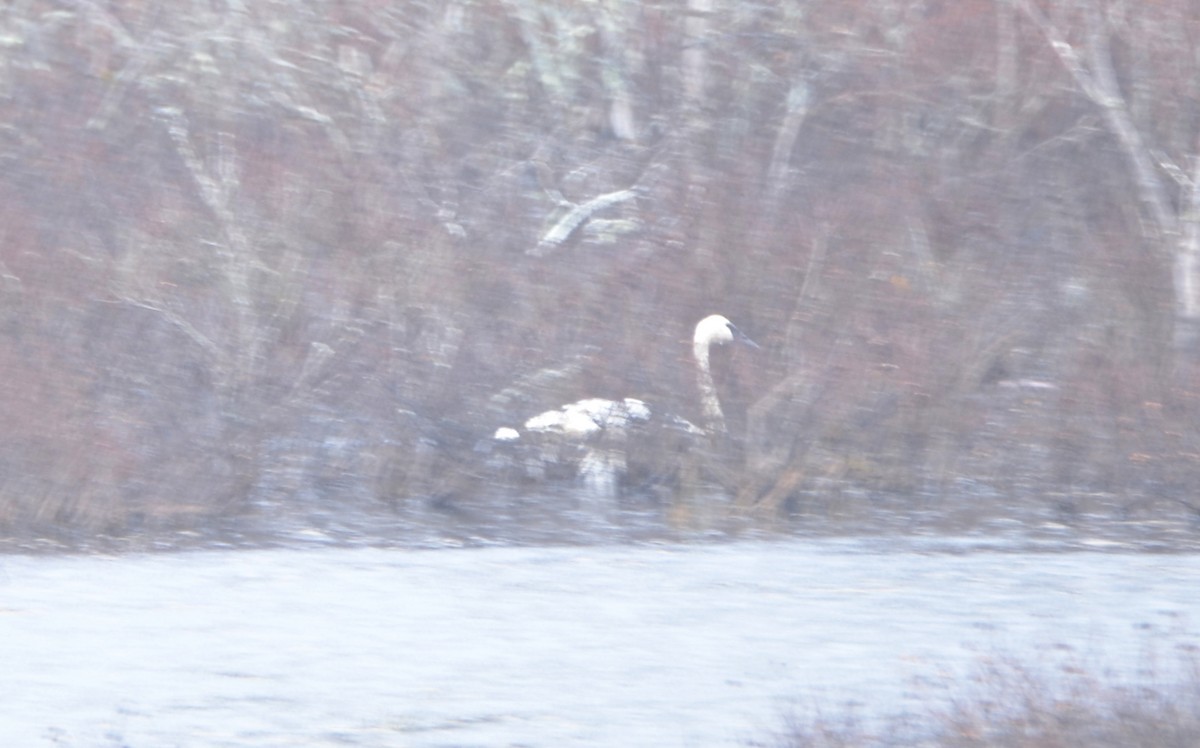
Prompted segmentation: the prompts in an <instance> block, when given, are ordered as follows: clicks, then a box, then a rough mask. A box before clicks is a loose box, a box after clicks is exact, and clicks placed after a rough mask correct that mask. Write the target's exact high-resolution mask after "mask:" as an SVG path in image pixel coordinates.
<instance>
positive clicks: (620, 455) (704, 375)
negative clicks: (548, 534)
mask: <svg viewBox="0 0 1200 748" xmlns="http://www.w3.org/2000/svg"><path fill="white" fill-rule="evenodd" d="M733 342H740V343H744V344H746V345H749V346H751V347H754V348H757V347H758V345H757V344H756V343H755V342H754V341H753V340H751V339H750V338H748V337H747V336H746V335H745V334H744V333H742V331H741V330H739V329H738V328H737V327H735V326H734V324H733V323H732V322H730V321H729V320H728V319H726V318H725V317H724V316H722V315H720V314H712V315H709V316H707V317H705V318H704V319H702V320H700V322H699V323H697V324H696V328H695V332H694V334H693V336H692V357H693V363H694V364H695V366H696V383H697V386H698V389H699V392H700V405H701V413H702V415H703V417H704V422H703V427H699V426H696V425H695V424H693V423H691V422H689V421H687V420H686V419H684V418H681V417H679V416H677V415H674V414H670V413H667V414H660V415H658V418H659V419H660V420H661V423H662V425H664V426H665V427H667V428H669V429H671V430H672V431H675V432H677V433H682V434H686V435H688V436H689V437H703V436H716V435H718V434H722V433H724V431H725V418H724V414H723V412H722V411H721V402H720V398H719V397H718V395H717V388H716V386H715V384H714V383H713V379H712V371H711V369H710V367H709V353H710V350H711V349H712V347H713V346H714V345H725V344H727V343H733ZM651 418H652V413H651V410H650V407H649V406H648V405H647V404H646V403H645V402H643V401H641V400H638V399H635V398H632V397H627V398H625V399H623V400H607V399H604V398H586V399H584V400H579V401H576V402H573V403H568V404H567V405H564V406H562V407H560V408H557V409H555V410H547V411H545V412H543V413H539V414H537V415H535V416H533V417H532V418H530V419H528V420H527V421H525V423H524V433H525V434H528V435H530V436H531V437H532V436H534V435H540V436H541V438H542V441H545V440H546V439H547V438H549V437H553V439H552V442H553V443H552V444H551V445H546V446H545V447H544V448H543V449H542V451H541V453H540V454H539V455H538V456H537V457H536V461H537V462H540V463H542V464H543V465H544V464H553V463H558V462H560V461H561V460H563V459H564V458H568V457H569V458H573V459H575V461H576V465H575V474H576V475H577V476H578V477H579V478H580V479H581V480H582V481H583V483H584V485H586V486H588V487H589V488H590V489H592V490H593V491H595V492H597V493H601V494H613V493H615V491H616V486H617V484H618V482H619V480H620V478H621V477H622V476H623V475H624V474H625V473H626V471H627V460H626V457H627V455H626V448H625V447H626V442H627V437H628V434H629V431H630V429H631V427H633V426H634V425H636V424H645V423H647V422H649V421H651ZM492 439H493V441H494V442H497V443H506V444H516V443H519V442H521V441H522V440H523V439H524V434H523V433H522V432H521V431H519V430H517V429H515V428H512V427H509V426H502V427H500V428H498V429H497V430H496V431H495V433H494V434H493V436H492ZM535 472H537V473H539V474H540V473H542V472H543V471H542V470H540V469H539V470H537V471H535Z"/></svg>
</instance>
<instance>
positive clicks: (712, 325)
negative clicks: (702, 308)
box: [692, 314, 758, 350]
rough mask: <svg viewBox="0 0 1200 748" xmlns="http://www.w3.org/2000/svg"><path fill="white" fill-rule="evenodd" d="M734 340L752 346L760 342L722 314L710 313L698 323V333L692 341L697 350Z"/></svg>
mask: <svg viewBox="0 0 1200 748" xmlns="http://www.w3.org/2000/svg"><path fill="white" fill-rule="evenodd" d="M733 342H738V343H745V344H746V345H748V346H750V347H751V348H757V347H758V343H755V342H754V341H753V340H751V339H750V338H749V337H747V336H746V334H745V333H744V332H742V331H741V330H739V329H737V327H736V326H735V325H734V324H733V323H732V322H730V321H729V320H728V319H726V318H725V317H724V316H723V315H720V314H710V315H708V316H707V317H705V318H704V319H702V320H700V322H698V323H697V324H696V334H695V336H694V337H693V338H692V343H693V344H694V345H695V347H696V349H697V350H700V349H701V348H704V349H707V348H709V347H710V346H713V345H724V344H725V343H733Z"/></svg>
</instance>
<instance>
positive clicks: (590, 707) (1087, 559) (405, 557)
mask: <svg viewBox="0 0 1200 748" xmlns="http://www.w3.org/2000/svg"><path fill="white" fill-rule="evenodd" d="M1198 583H1200V556H1196V555H1149V554H1144V555H1138V554H1107V553H1099V552H1072V553H1031V552H1020V553H1016V552H980V551H974V552H967V553H947V552H922V551H920V550H917V549H914V548H913V547H912V546H908V547H896V548H888V547H886V546H881V544H880V543H879V542H872V543H867V542H849V541H831V540H821V541H812V540H808V541H790V542H783V543H768V542H743V543H734V544H728V545H709V546H671V545H646V546H620V547H578V548H476V549H455V550H401V549H363V548H359V549H332V548H330V549H282V550H264V551H247V550H238V551H206V552H188V553H177V554H152V555H127V556H119V557H97V556H10V557H5V558H4V559H3V560H2V561H0V652H2V653H3V657H4V669H3V674H2V675H0V703H3V704H4V716H2V717H0V745H22V746H32V745H39V744H41V745H51V744H54V745H74V746H96V745H123V746H126V745H127V746H134V747H137V746H167V745H180V746H226V745H227V746H294V745H301V744H302V745H315V746H323V745H327V746H335V745H336V746H347V745H350V746H430V747H432V746H506V745H512V746H516V745H520V746H547V747H549V746H569V745H570V746H574V745H579V746H614V747H615V746H622V747H626V746H651V745H653V746H726V745H738V744H741V743H742V742H744V741H745V740H747V739H762V738H763V737H764V736H765V735H766V734H768V733H770V732H772V731H775V730H778V729H779V728H780V725H781V722H780V717H781V715H782V714H784V713H785V712H786V711H788V710H789V709H790V708H792V707H794V706H796V705H800V706H808V705H810V704H813V703H821V704H824V705H838V704H843V703H845V702H855V703H858V704H861V705H862V706H861V709H863V710H864V711H865V712H867V713H883V712H886V713H893V712H899V711H904V710H912V709H916V710H921V709H923V708H925V707H927V706H928V705H929V704H930V703H933V702H936V701H937V700H938V699H941V698H944V696H945V695H946V693H947V692H948V691H947V689H948V688H952V687H953V684H954V681H955V679H956V678H959V677H960V676H961V675H962V674H963V673H964V672H966V671H968V670H969V669H970V668H971V667H972V665H973V664H974V663H976V662H977V661H978V660H979V658H980V657H982V656H984V655H986V654H988V653H990V652H993V651H996V650H1002V651H1005V652H1010V653H1017V654H1028V655H1029V656H1030V657H1032V658H1037V657H1040V656H1042V654H1040V653H1044V652H1045V651H1046V650H1047V649H1048V648H1050V649H1053V648H1055V647H1056V646H1059V645H1062V646H1066V647H1070V648H1072V649H1073V651H1074V652H1075V653H1077V654H1078V655H1079V656H1083V657H1096V658H1099V659H1102V660H1103V661H1104V662H1106V663H1108V664H1110V665H1112V666H1114V667H1116V668H1118V669H1128V670H1129V671H1131V672H1132V671H1133V670H1134V669H1135V668H1136V666H1137V664H1138V662H1139V658H1140V656H1141V655H1143V654H1144V653H1145V650H1146V648H1147V645H1148V642H1149V643H1150V644H1151V645H1154V644H1155V642H1158V643H1160V644H1161V646H1162V647H1164V648H1167V649H1169V648H1170V647H1172V646H1175V645H1176V644H1179V643H1181V642H1187V641H1192V640H1193V639H1194V638H1193V637H1192V636H1191V634H1190V632H1189V631H1190V630H1189V625H1190V622H1194V621H1198V620H1200V596H1197V595H1196V590H1197V589H1200V584H1198ZM1058 651H1062V650H1061V649H1059V650H1058Z"/></svg>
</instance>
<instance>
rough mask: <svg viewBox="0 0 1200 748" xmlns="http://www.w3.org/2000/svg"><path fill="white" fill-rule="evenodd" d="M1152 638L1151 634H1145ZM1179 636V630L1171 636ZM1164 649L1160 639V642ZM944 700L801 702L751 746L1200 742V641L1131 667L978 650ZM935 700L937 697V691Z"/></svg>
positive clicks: (1159, 745)
mask: <svg viewBox="0 0 1200 748" xmlns="http://www.w3.org/2000/svg"><path fill="white" fill-rule="evenodd" d="M1147 638H1148V641H1149V634H1147ZM1173 638H1179V639H1182V637H1173ZM1156 648H1158V649H1161V647H1156ZM940 687H941V689H942V690H944V692H945V693H944V694H939V696H942V697H944V698H942V699H941V701H940V703H939V704H938V705H937V706H930V707H929V708H927V709H925V710H924V711H919V712H915V713H909V714H905V715H903V716H890V717H882V718H874V719H869V720H868V719H864V718H863V717H862V716H861V708H856V707H853V706H846V707H844V708H842V709H839V708H837V707H832V708H828V709H826V708H821V709H815V708H814V709H809V710H807V711H799V710H798V711H795V712H793V713H791V714H789V715H788V716H787V717H786V718H785V719H784V726H783V727H782V728H781V729H780V730H779V732H778V733H777V734H775V735H773V736H771V737H769V738H766V739H761V740H753V741H750V742H748V743H747V745H750V746H754V748H913V747H914V746H919V747H920V748H1083V747H1085V746H1086V748H1195V747H1196V746H1198V745H1200V649H1198V648H1197V646H1196V645H1195V644H1190V643H1189V644H1175V645H1174V646H1173V648H1172V651H1169V652H1167V653H1164V654H1162V655H1156V656H1147V658H1146V659H1145V661H1144V663H1143V666H1142V667H1139V668H1138V669H1137V671H1136V672H1134V673H1114V672H1112V671H1110V670H1107V669H1105V668H1104V667H1102V666H1099V665H1096V664H1095V663H1089V662H1088V661H1087V659H1086V658H1080V657H1078V656H1076V655H1075V654H1074V653H1072V652H1063V651H1058V652H1051V653H1049V656H1048V657H1045V658H1039V659H1038V660H1037V661H1036V662H1033V661H1031V660H1029V659H1027V658H1021V657H1017V656H1014V655H997V656H993V657H986V658H981V659H980V660H979V662H978V663H977V665H976V666H975V668H974V669H973V671H972V672H971V673H970V674H969V675H968V676H967V677H966V678H965V679H959V680H952V679H947V680H946V682H943V683H941V684H940ZM933 701H935V702H936V701H938V699H936V698H935V699H933Z"/></svg>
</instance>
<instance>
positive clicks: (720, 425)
mask: <svg viewBox="0 0 1200 748" xmlns="http://www.w3.org/2000/svg"><path fill="white" fill-rule="evenodd" d="M709 345H710V344H709V342H708V341H704V340H697V341H695V342H694V343H693V344H692V356H694V357H695V359H696V385H697V386H698V387H699V389H700V406H701V407H702V408H703V411H704V427H705V430H707V431H708V433H710V434H722V433H724V432H725V414H724V413H722V412H721V400H720V399H719V398H718V397H717V387H716V385H715V384H713V378H712V370H711V369H710V368H709V365H708V349H709Z"/></svg>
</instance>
